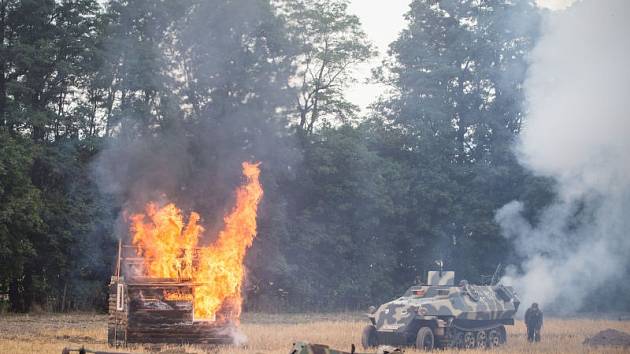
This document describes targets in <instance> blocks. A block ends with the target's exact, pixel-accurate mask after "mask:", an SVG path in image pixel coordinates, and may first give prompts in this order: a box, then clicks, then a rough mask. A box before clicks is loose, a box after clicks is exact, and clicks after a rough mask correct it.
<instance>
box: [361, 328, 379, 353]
mask: <svg viewBox="0 0 630 354" xmlns="http://www.w3.org/2000/svg"><path fill="white" fill-rule="evenodd" d="M361 345H363V349H369V348H372V347H376V346H377V345H378V337H377V336H376V327H374V326H373V325H369V326H365V328H363V334H362V335H361Z"/></svg>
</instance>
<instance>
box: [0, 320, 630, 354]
mask: <svg viewBox="0 0 630 354" xmlns="http://www.w3.org/2000/svg"><path fill="white" fill-rule="evenodd" d="M366 324H367V321H366V320H363V318H362V317H361V316H360V315H357V314H352V313H342V314H305V315H263V314H246V315H245V317H244V319H243V322H242V325H241V326H242V330H243V332H244V333H245V334H246V335H247V337H248V344H247V345H246V346H244V347H241V348H236V347H220V348H199V347H192V346H186V347H168V348H163V349H164V350H168V351H167V352H169V353H206V352H209V353H217V354H245V353H248V354H281V353H282V354H288V352H289V349H290V348H291V344H292V343H293V342H295V341H298V340H301V341H309V342H311V343H323V344H328V345H330V346H331V347H333V348H336V349H343V350H347V351H349V349H350V345H351V344H352V343H355V344H359V343H360V335H361V330H362V328H363V327H364V326H365V325H366ZM606 328H614V329H618V330H621V331H625V332H629V333H630V321H613V320H589V319H548V320H546V321H545V326H544V328H543V332H542V333H543V337H542V342H541V343H537V344H530V343H528V342H527V340H526V335H525V326H524V325H523V324H522V323H521V322H519V323H517V324H516V325H515V326H514V327H508V336H509V338H508V343H507V344H506V345H505V346H503V347H501V348H498V349H494V350H469V351H466V352H465V353H467V354H477V353H484V354H489V353H499V352H501V353H587V352H588V353H627V352H629V351H630V348H627V349H624V348H589V347H585V346H584V345H583V344H582V342H583V341H584V339H585V338H586V337H588V336H592V335H594V334H595V333H597V332H599V331H600V330H603V329H606ZM106 340H107V317H106V316H103V315H93V314H72V315H2V317H0V353H2V354H4V353H7V354H8V353H11V354H13V353H61V350H62V349H63V348H64V347H66V346H72V347H80V346H81V345H85V347H86V348H90V349H93V350H109V351H115V350H114V349H111V348H108V346H107V342H106ZM120 351H126V352H134V353H142V352H147V351H146V350H144V349H142V348H136V349H135V350H134V349H129V348H127V349H124V350H123V349H121V350H120ZM405 352H406V353H408V354H416V353H420V352H419V351H416V350H413V349H411V348H407V349H406V351H405ZM455 352H457V351H451V350H446V351H441V352H440V353H445V354H446V353H455Z"/></svg>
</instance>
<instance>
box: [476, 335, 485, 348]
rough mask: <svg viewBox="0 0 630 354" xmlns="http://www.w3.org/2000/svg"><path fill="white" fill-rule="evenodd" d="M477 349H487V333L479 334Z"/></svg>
mask: <svg viewBox="0 0 630 354" xmlns="http://www.w3.org/2000/svg"><path fill="white" fill-rule="evenodd" d="M476 342H477V348H481V349H485V348H486V347H487V346H488V335H487V334H486V331H479V332H477V340H476Z"/></svg>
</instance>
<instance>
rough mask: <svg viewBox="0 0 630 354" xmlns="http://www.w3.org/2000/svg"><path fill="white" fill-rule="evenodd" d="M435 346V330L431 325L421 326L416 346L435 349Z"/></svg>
mask: <svg viewBox="0 0 630 354" xmlns="http://www.w3.org/2000/svg"><path fill="white" fill-rule="evenodd" d="M434 347H435V338H434V337H433V331H432V330H431V328H429V327H421V328H420V330H418V336H417V337H416V348H418V349H423V350H433V348H434Z"/></svg>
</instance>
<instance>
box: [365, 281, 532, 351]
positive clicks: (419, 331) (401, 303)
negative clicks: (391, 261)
mask: <svg viewBox="0 0 630 354" xmlns="http://www.w3.org/2000/svg"><path fill="white" fill-rule="evenodd" d="M454 280H455V273H454V272H451V271H430V272H429V273H428V277H427V284H426V285H423V284H420V285H414V286H412V287H411V288H409V289H408V290H407V291H406V292H405V293H404V294H403V296H401V297H400V298H398V299H395V300H393V301H390V302H388V303H385V304H383V305H381V306H379V307H378V308H375V307H371V308H370V313H369V314H368V318H369V319H370V322H372V323H371V324H370V325H368V326H367V327H365V329H364V330H363V336H362V338H361V341H362V344H363V347H364V348H370V347H375V346H378V345H381V344H389V345H415V346H416V347H417V348H422V349H425V350H431V349H433V348H447V347H451V348H487V347H495V346H499V345H501V344H503V343H505V342H506V340H507V334H506V331H505V326H506V325H513V324H514V314H515V313H516V311H517V310H518V306H519V304H520V300H519V298H518V296H517V295H516V293H515V292H514V290H513V289H512V287H509V286H504V285H501V284H496V285H471V284H469V283H468V282H467V281H465V280H462V281H461V282H460V283H459V284H458V285H457V286H456V285H455V284H454Z"/></svg>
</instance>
